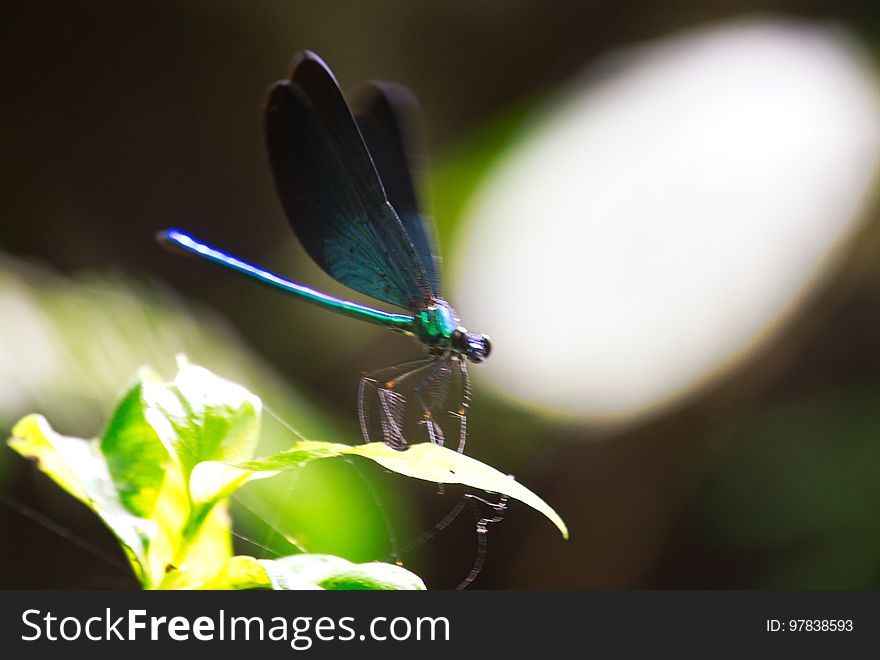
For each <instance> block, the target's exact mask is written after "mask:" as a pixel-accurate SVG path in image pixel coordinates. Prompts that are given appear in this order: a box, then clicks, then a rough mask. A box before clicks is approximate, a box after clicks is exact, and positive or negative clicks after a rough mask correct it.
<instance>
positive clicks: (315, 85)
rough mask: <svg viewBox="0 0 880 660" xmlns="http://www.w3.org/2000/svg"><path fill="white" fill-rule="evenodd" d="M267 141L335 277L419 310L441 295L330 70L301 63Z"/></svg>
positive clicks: (305, 239) (282, 95)
mask: <svg viewBox="0 0 880 660" xmlns="http://www.w3.org/2000/svg"><path fill="white" fill-rule="evenodd" d="M265 130H266V144H267V147H268V150H269V161H270V164H271V167H272V173H273V176H274V178H275V185H276V188H277V189H278V194H279V196H280V197H281V203H282V205H283V207H284V211H285V214H286V215H287V219H288V220H289V222H290V224H291V227H292V228H293V231H294V233H296V235H297V237H298V238H299V240H300V242H301V243H302V244H303V247H304V248H305V249H306V251H307V252H308V253H309V255H310V256H311V257H312V259H314V260H315V262H316V263H317V264H318V265H319V266H321V268H323V269H324V270H325V271H326V272H327V273H328V274H329V275H330V276H331V277H333V278H334V279H336V280H338V281H339V282H341V283H343V284H345V285H346V286H349V287H351V288H352V289H355V290H357V291H360V292H361V293H364V294H366V295H368V296H372V297H373V298H376V299H378V300H382V301H384V302H387V303H390V304H392V305H396V306H398V307H403V308H405V309H410V310H415V309H419V308H421V307H423V306H424V305H425V304H426V303H428V302H429V301H431V300H432V299H433V298H435V297H436V291H434V289H433V286H432V284H431V280H430V278H429V275H428V273H427V272H426V271H425V268H424V266H423V265H422V264H421V261H420V259H419V257H418V254H417V251H416V248H415V247H414V246H413V244H412V241H411V240H410V238H409V235H408V234H407V232H406V230H405V229H404V226H403V224H401V221H400V219H399V218H398V216H397V214H396V212H395V211H394V209H393V208H392V206H391V204H390V203H389V201H388V198H387V197H386V194H385V190H384V188H383V187H382V183H381V181H380V179H379V175H378V173H377V172H376V168H375V167H374V165H373V161H372V159H371V158H370V154H369V151H368V150H367V147H366V145H365V144H364V141H363V138H362V137H361V133H360V130H359V129H358V127H357V124H356V123H355V120H354V118H353V117H352V114H351V111H350V110H349V108H348V105H347V104H346V102H345V99H344V98H343V96H342V92H341V91H340V90H339V86H338V85H337V84H336V80H335V79H334V77H333V74H332V73H331V72H330V69H328V68H327V65H325V64H324V63H323V62H322V61H321V59H320V58H318V56H317V55H315V54H313V53H310V52H303V53H300V54H298V55H297V56H296V57H295V58H294V62H293V68H292V70H291V74H290V80H283V81H280V82H278V83H276V84H275V85H274V86H273V87H272V88H271V90H270V92H269V97H268V100H267V104H266V113H265Z"/></svg>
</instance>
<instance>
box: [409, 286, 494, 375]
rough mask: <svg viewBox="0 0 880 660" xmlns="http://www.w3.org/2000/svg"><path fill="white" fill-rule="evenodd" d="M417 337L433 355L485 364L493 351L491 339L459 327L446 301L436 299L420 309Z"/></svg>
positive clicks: (415, 323)
mask: <svg viewBox="0 0 880 660" xmlns="http://www.w3.org/2000/svg"><path fill="white" fill-rule="evenodd" d="M413 327H414V331H415V335H416V337H418V339H419V340H420V341H421V342H422V343H423V344H424V345H425V346H426V347H427V348H428V349H429V350H430V351H432V352H434V353H437V354H441V355H442V354H449V353H451V354H453V355H456V356H463V357H466V358H467V359H468V360H470V361H471V362H474V363H477V362H482V361H483V360H485V359H486V358H487V357H489V353H490V351H491V350H492V345H491V343H490V342H489V337H487V336H486V335H481V334H475V333H472V332H468V331H467V328H464V327H462V326H460V325H459V320H458V317H457V316H456V314H455V310H453V309H452V307H450V306H449V303H447V302H446V301H445V300H439V299H438V300H435V301H434V302H433V303H431V304H430V305H428V306H427V307H425V308H424V309H422V310H420V311H419V312H418V314H417V315H416V316H415V319H414V323H413Z"/></svg>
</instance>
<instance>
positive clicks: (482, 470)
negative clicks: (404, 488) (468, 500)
mask: <svg viewBox="0 0 880 660" xmlns="http://www.w3.org/2000/svg"><path fill="white" fill-rule="evenodd" d="M342 455H356V456H363V457H364V458H369V459H370V460H372V461H375V462H376V463H379V464H380V465H382V466H383V467H385V468H387V469H389V470H391V471H393V472H397V473H398V474H402V475H405V476H407V477H413V478H415V479H423V480H425V481H432V482H434V483H441V484H463V485H465V486H471V487H473V488H479V489H481V490H485V491H489V492H493V493H500V494H502V495H507V496H508V497H512V498H513V499H516V500H519V501H520V502H523V503H525V504H528V505H529V506H530V507H532V508H533V509H535V510H536V511H539V512H540V513H543V514H544V515H545V516H547V518H549V519H550V521H551V522H552V523H553V524H554V525H556V527H557V528H558V529H559V531H560V533H561V534H562V537H563V538H566V539H567V538H568V528H567V527H566V525H565V522H563V520H562V518H561V517H560V516H559V514H557V513H556V511H554V510H553V508H552V507H550V505H549V504H547V503H546V502H545V501H544V500H542V499H541V498H540V497H538V496H537V495H535V494H534V493H533V492H532V491H530V490H529V489H528V488H526V487H525V486H523V485H522V484H520V483H519V482H517V481H516V480H514V478H513V477H511V476H509V475H506V474H504V473H502V472H499V471H498V470H496V469H495V468H493V467H491V466H489V465H486V464H485V463H481V462H480V461H478V460H476V459H474V458H471V457H469V456H465V455H464V454H459V453H458V452H456V451H452V450H451V449H447V448H446V447H441V446H440V445H435V444H433V443H430V442H423V443H419V444H416V445H411V446H410V447H409V448H408V449H406V450H405V451H397V450H395V449H392V448H390V447H389V446H388V445H386V444H384V443H381V442H372V443H370V444H365V445H354V446H351V445H343V444H339V443H333V442H318V441H309V440H307V441H302V442H298V443H297V444H296V445H294V446H293V447H292V448H291V449H288V450H286V451H283V452H280V453H278V454H275V455H273V456H269V457H267V458H262V459H257V460H253V461H247V462H245V463H240V464H238V465H235V466H232V465H224V466H217V465H212V464H210V463H203V464H202V465H201V466H200V470H204V473H203V474H200V475H198V476H199V478H201V477H202V476H203V475H207V474H209V473H222V474H223V475H224V476H223V479H224V480H225V482H226V483H230V484H231V483H234V484H236V486H241V485H243V484H244V483H245V482H247V481H248V480H249V479H252V478H261V477H262V476H265V475H264V474H262V473H265V472H269V473H273V474H274V473H277V472H278V471H281V470H290V469H293V468H297V467H301V466H302V465H305V464H306V463H308V462H309V461H313V460H318V459H322V458H332V457H334V456H342ZM194 477H195V475H194ZM206 490H207V491H210V490H211V489H210V487H208V488H206Z"/></svg>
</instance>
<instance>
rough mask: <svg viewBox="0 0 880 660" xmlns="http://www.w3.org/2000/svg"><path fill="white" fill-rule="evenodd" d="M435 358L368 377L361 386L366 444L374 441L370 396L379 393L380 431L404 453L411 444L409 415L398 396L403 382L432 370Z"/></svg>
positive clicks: (360, 416) (359, 404)
mask: <svg viewBox="0 0 880 660" xmlns="http://www.w3.org/2000/svg"><path fill="white" fill-rule="evenodd" d="M432 362H433V360H432V359H431V358H421V359H418V360H412V361H410V362H404V363H403V364H398V365H395V366H392V367H383V368H381V369H376V370H374V371H371V372H368V373H364V374H363V375H362V376H361V380H360V383H359V384H358V402H357V408H358V422H359V423H360V427H361V434H362V435H363V437H364V442H367V443H369V442H371V440H370V419H369V406H368V404H367V394H368V392H371V391H375V393H376V398H377V401H378V407H379V429H380V432H381V434H382V441H383V442H384V443H386V444H387V445H389V446H390V447H393V448H394V449H403V448H404V447H406V445H407V442H406V438H405V435H404V430H403V425H404V418H405V414H406V397H405V396H404V395H403V394H401V393H400V392H398V391H397V390H396V389H395V388H397V387H398V386H399V385H400V383H401V382H403V381H404V380H406V379H407V378H409V377H410V376H412V375H413V374H415V373H418V372H419V371H421V370H422V369H424V368H425V367H427V366H429V365H430V364H431V363H432Z"/></svg>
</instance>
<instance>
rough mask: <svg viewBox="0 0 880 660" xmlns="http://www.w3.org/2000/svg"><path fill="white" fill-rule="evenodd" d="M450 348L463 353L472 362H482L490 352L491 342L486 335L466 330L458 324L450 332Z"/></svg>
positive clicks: (460, 353)
mask: <svg viewBox="0 0 880 660" xmlns="http://www.w3.org/2000/svg"><path fill="white" fill-rule="evenodd" d="M451 340H452V350H454V351H455V352H456V353H458V354H459V355H464V356H465V357H466V358H467V359H468V360H470V361H471V362H473V363H474V364H479V363H480V362H483V361H484V360H485V359H486V358H487V357H489V353H491V352H492V342H490V341H489V337H488V336H487V335H478V334H476V333H474V332H468V331H467V329H466V328H462V327H461V326H459V327H458V328H456V329H455V331H454V332H453V333H452V337H451Z"/></svg>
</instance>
